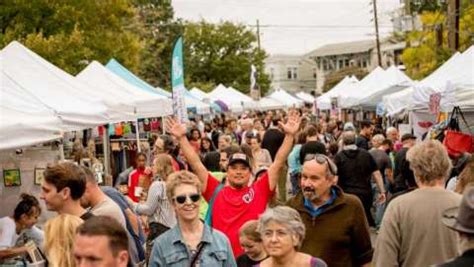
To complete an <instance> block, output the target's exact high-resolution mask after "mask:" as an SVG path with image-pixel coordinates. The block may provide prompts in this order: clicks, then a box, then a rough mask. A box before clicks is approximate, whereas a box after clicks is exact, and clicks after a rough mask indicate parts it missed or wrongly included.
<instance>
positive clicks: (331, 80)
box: [323, 66, 369, 93]
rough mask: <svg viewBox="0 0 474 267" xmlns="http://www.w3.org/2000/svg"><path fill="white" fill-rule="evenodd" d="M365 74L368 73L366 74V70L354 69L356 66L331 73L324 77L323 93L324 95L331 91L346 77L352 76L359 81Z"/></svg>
mask: <svg viewBox="0 0 474 267" xmlns="http://www.w3.org/2000/svg"><path fill="white" fill-rule="evenodd" d="M367 74H369V73H368V72H367V70H366V69H364V68H360V67H356V66H353V67H347V68H343V69H340V70H338V71H333V72H331V73H329V74H328V75H327V76H326V79H325V80H324V85H323V92H324V93H325V92H327V91H329V90H331V89H332V88H333V87H334V86H335V85H336V84H338V83H339V82H340V81H341V80H342V79H344V77H346V76H351V75H353V76H356V77H357V79H358V80H361V79H362V78H364V77H365V76H366V75H367Z"/></svg>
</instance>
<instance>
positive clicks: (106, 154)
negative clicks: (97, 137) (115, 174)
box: [102, 125, 112, 176]
mask: <svg viewBox="0 0 474 267" xmlns="http://www.w3.org/2000/svg"><path fill="white" fill-rule="evenodd" d="M108 127H109V125H104V133H103V135H102V149H103V151H104V170H105V175H108V174H112V172H111V171H110V139H109V130H108ZM105 175H104V176H105Z"/></svg>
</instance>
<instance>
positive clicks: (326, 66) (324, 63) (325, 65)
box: [323, 59, 328, 71]
mask: <svg viewBox="0 0 474 267" xmlns="http://www.w3.org/2000/svg"><path fill="white" fill-rule="evenodd" d="M323 70H325V71H326V70H328V62H327V61H326V60H325V59H323Z"/></svg>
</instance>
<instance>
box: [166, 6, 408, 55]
mask: <svg viewBox="0 0 474 267" xmlns="http://www.w3.org/2000/svg"><path fill="white" fill-rule="evenodd" d="M172 3H173V7H174V11H175V15H176V17H179V18H183V19H186V20H191V21H198V20H200V19H205V20H207V21H211V22H218V21H220V20H231V21H234V22H241V23H244V24H247V25H255V24H256V20H257V19H259V20H260V25H261V28H260V33H261V44H262V47H263V48H264V49H265V50H266V51H267V52H269V53H271V54H303V53H307V52H309V51H311V50H313V49H315V48H317V47H319V46H322V45H324V44H328V43H335V42H344V41H356V40H366V39H371V38H375V37H374V36H375V34H374V32H375V30H374V26H373V21H372V19H373V13H371V10H372V4H371V0H173V1H172ZM399 7H400V0H377V9H378V13H379V16H380V18H379V24H380V32H381V34H382V36H387V35H388V34H389V33H390V32H391V30H392V26H391V22H390V13H391V11H393V10H395V9H397V8H399ZM253 29H255V28H253Z"/></svg>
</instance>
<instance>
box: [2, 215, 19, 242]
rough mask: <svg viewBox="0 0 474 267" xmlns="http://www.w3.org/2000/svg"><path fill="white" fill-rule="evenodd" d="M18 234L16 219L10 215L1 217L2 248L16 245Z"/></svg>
mask: <svg viewBox="0 0 474 267" xmlns="http://www.w3.org/2000/svg"><path fill="white" fill-rule="evenodd" d="M17 239H18V235H17V234H16V225H15V221H14V220H13V219H12V218H10V217H3V218H1V219H0V249H7V248H11V247H14V246H15V243H16V240H17Z"/></svg>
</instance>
